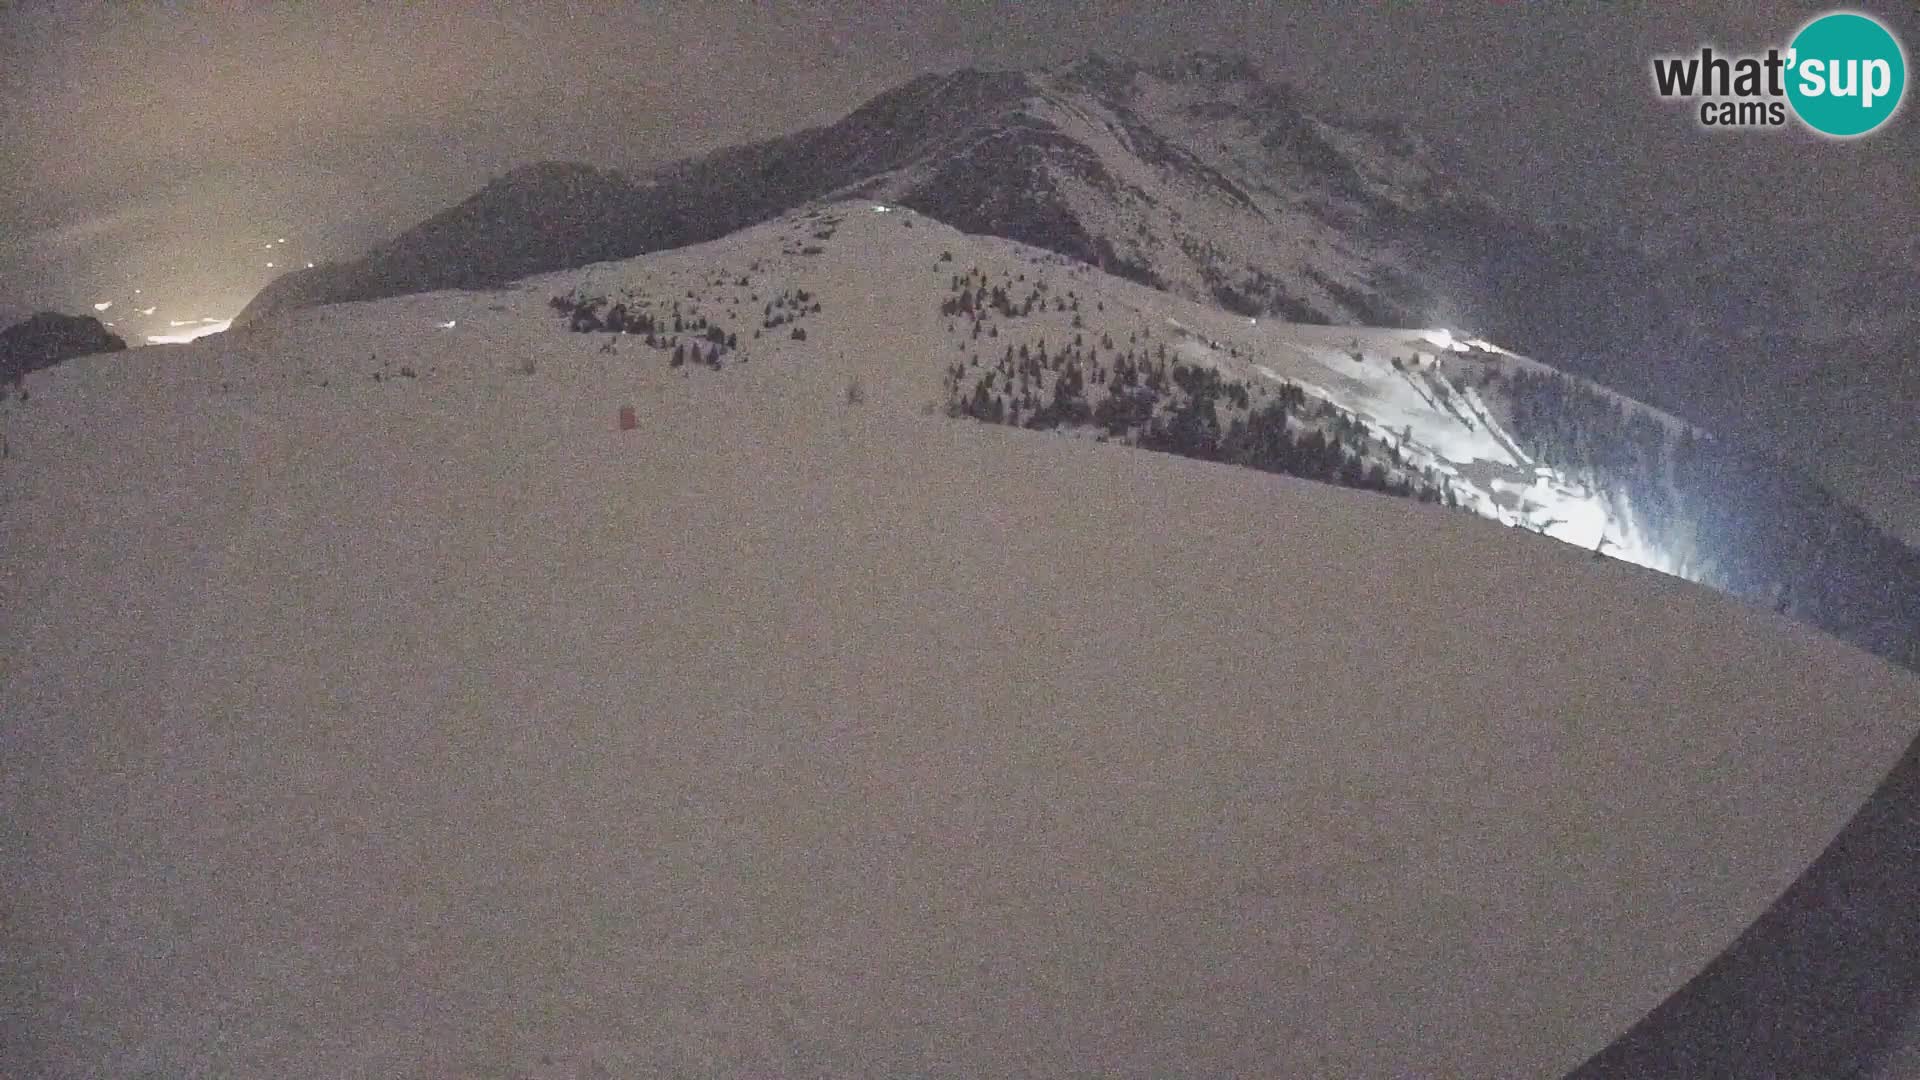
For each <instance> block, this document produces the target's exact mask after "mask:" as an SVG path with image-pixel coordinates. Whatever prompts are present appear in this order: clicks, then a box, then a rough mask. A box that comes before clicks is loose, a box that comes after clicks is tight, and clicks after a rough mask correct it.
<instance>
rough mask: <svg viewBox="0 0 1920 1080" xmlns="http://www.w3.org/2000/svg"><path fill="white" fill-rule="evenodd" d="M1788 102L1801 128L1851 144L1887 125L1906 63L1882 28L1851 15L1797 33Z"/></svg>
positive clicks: (1902, 84)
mask: <svg viewBox="0 0 1920 1080" xmlns="http://www.w3.org/2000/svg"><path fill="white" fill-rule="evenodd" d="M1787 63H1788V64H1789V69H1788V77H1787V100H1788V101H1789V102H1791V103H1792V105H1793V111H1794V112H1795V113H1796V114H1798V115H1799V117H1800V119H1801V120H1803V121H1805V122H1806V125H1807V126H1808V127H1810V128H1812V129H1813V130H1815V131H1818V132H1820V133H1822V134H1824V135H1832V136H1835V137H1836V138H1842V139H1846V138H1852V137H1853V136H1855V135H1865V134H1866V133H1867V132H1869V131H1872V130H1873V129H1874V128H1877V127H1879V126H1880V125H1881V124H1884V123H1886V122H1887V120H1888V118H1890V117H1892V116H1893V114H1894V110H1896V109H1898V108H1899V107H1900V98H1901V97H1902V96H1903V95H1904V94H1905V93H1906V89H1907V58H1906V54H1905V52H1903V51H1902V50H1901V48H1900V42H1899V41H1898V40H1897V39H1896V38H1895V37H1894V36H1893V34H1892V33H1890V32H1889V31H1888V30H1887V28H1886V27H1884V26H1881V25H1880V24H1879V23H1878V22H1876V21H1875V20H1873V19H1871V18H1868V17H1867V16H1865V15H1856V14H1854V13H1853V12H1850V11H1840V12H1835V13H1833V14H1831V15H1822V16H1820V17H1819V18H1817V19H1815V20H1813V21H1812V22H1810V23H1808V24H1807V25H1805V26H1803V27H1801V28H1800V33H1799V34H1797V35H1795V36H1794V39H1793V44H1792V46H1791V47H1790V49H1789V52H1788V60H1787Z"/></svg>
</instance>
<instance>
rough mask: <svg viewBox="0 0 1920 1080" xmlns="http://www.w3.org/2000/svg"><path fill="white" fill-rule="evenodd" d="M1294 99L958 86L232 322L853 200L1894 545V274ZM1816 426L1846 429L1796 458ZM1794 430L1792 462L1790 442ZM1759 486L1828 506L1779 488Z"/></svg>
mask: <svg viewBox="0 0 1920 1080" xmlns="http://www.w3.org/2000/svg"><path fill="white" fill-rule="evenodd" d="M1280 75H1284V73H1273V72H1263V71H1261V70H1260V69H1258V68H1257V67H1256V66H1255V65H1253V64H1251V63H1250V62H1248V61H1247V60H1246V59H1244V58H1240V57H1233V56H1223V55H1219V54H1208V53H1202V54H1196V55H1193V56H1189V57H1185V58H1183V59H1180V60H1177V61H1174V62H1171V63H1167V64H1163V65H1159V66H1146V65H1140V64H1133V63H1127V62H1123V61H1115V60H1108V59H1103V58H1099V57H1094V58H1091V59H1088V60H1085V61H1082V62H1079V63H1076V64H1072V65H1069V66H1066V67H1062V68H1058V69H1052V70H1043V71H1031V72H980V71H972V70H963V71H957V72H952V73H947V74H938V75H927V76H924V77H921V78H918V79H915V80H913V81H911V82H909V83H906V84H904V85H902V86H900V87H898V88H896V89H894V90H892V91H889V92H887V93H885V94H882V95H880V96H879V97H876V98H875V99H873V100H872V101H870V102H868V103H867V104H866V105H864V106H862V107H861V108H859V109H857V110H855V111H854V112H853V113H851V114H849V115H848V116H847V117H845V118H844V119H842V120H841V121H839V122H837V123H834V124H831V125H827V126H823V127H819V128H813V129H809V130H806V131H801V132H797V133H794V134H792V135H788V136H784V137H781V138H776V139H771V140H767V141H764V142H760V143H754V144H750V145H746V146H741V147H734V148H729V149H725V150H721V151H719V152H716V153H713V154H709V155H707V156H705V157H700V158H695V159H691V160H688V161H683V162H678V163H674V164H672V165H669V166H666V167H664V168H662V169H660V170H658V171H657V172H655V173H654V174H652V175H649V176H646V177H643V178H639V179H637V180H629V179H627V178H625V177H622V176H619V175H617V174H614V173H610V172H607V171H606V170H602V169H595V168H590V167H587V166H584V165H565V164H553V163H548V164H542V165H535V166H530V167H527V168H524V169H521V170H518V171H516V172H514V173H511V174H509V175H507V176H504V177H502V178H500V179H499V180H497V181H496V182H494V183H492V184H489V185H488V186H487V187H486V188H485V189H483V190H482V191H480V192H477V193H476V194H474V195H473V196H472V197H471V198H469V199H467V200H465V201H464V202H462V203H461V204H459V205H458V206H455V207H453V208H451V209H449V210H448V211H446V212H444V213H442V214H440V215H437V216H435V217H434V218H432V219H429V220H428V221H425V222H422V223H421V224H420V225H419V226H417V227H415V228H413V229H410V230H408V231H407V232H405V233H403V234H402V235H400V236H398V237H396V238H395V239H394V240H393V241H392V242H390V243H387V244H384V245H381V246H379V247H378V248H376V249H375V250H373V251H371V252H370V253H368V255H367V256H366V257H364V258H362V259H359V260H355V261H353V262H349V263H345V264H338V265H328V266H322V267H319V268H316V269H313V270H309V271H302V272H298V273H294V274H290V275H288V276H287V277H284V278H282V279H280V280H278V281H276V282H274V283H273V284H272V285H271V286H269V287H268V288H267V289H266V290H264V291H263V292H262V293H261V294H260V295H259V296H258V297H257V298H256V299H255V300H254V302H253V303H251V304H249V305H248V308H247V310H246V311H245V312H242V313H241V316H240V319H239V321H240V323H242V324H245V323H247V322H251V321H255V320H258V319H263V318H270V317H272V316H273V314H274V313H275V312H280V311H286V310H291V309H295V308H299V307H303V306H309V305H312V304H323V303H332V302H343V301H352V300H364V299H372V298H378V297H385V296H394V295H400V294H404V293H408V292H420V291H427V290H432V289H443V288H475V287H496V286H498V285H500V284H503V283H505V282H508V281H511V280H514V279H517V278H520V277H522V276H525V275H528V274H533V273H539V272H544V271H550V270H558V269H564V268H571V267H578V266H582V265H585V264H588V263H591V262H595V261H600V260H607V259H614V258H621V257H626V256H631V255H637V254H642V253H646V252H651V251H658V250H664V249H670V248H676V247H681V246H685V245H689V244H694V243H700V242H705V241H711V240H714V239H717V238H720V237H722V236H725V235H727V234H728V233H731V232H733V231H735V230H737V229H740V228H743V227H746V226H749V225H752V224H755V223H759V222H762V221H766V220H769V219H771V218H773V217H775V216H777V215H779V214H781V213H784V212H787V211H790V210H792V209H794V208H797V207H800V206H803V205H805V204H807V203H809V202H812V201H816V200H825V199H833V198H841V197H850V196H857V197H867V198H875V199H880V200H884V201H887V202H890V203H894V204H898V205H903V206H908V207H912V208H915V209H917V210H919V211H921V212H923V213H925V214H927V215H929V216H932V217H935V218H937V219H939V220H941V221H944V222H946V223H947V224H950V225H953V226H955V227H957V228H960V229H962V230H964V231H966V232H970V233H979V234H986V235H995V236H1002V237H1007V238H1011V239H1015V240H1019V241H1022V242H1025V243H1029V244H1033V245H1036V246H1039V247H1042V248H1046V249H1048V250H1051V251H1055V252H1058V253H1061V254H1065V255H1068V256H1071V257H1074V258H1077V259H1080V260H1082V261H1085V262H1088V263H1090V264H1093V265H1096V266H1100V267H1102V268H1105V269H1107V270H1109V271H1111V272H1113V273H1115V274H1117V275H1119V276H1123V277H1127V278H1129V279H1131V280H1135V281H1139V282H1143V283H1147V284H1152V285H1155V286H1157V287H1161V288H1164V289H1166V290H1169V291H1171V292H1173V293H1175V294H1176V295H1179V296H1182V297H1184V298H1187V299H1197V300H1201V301H1204V302H1206V303H1208V304H1210V305H1214V306H1218V307H1221V308H1224V309H1226V310H1229V311H1232V312H1235V313H1239V314H1244V315H1259V316H1262V317H1268V318H1272V317H1278V318H1284V319H1289V320H1293V321H1308V322H1326V323H1337V324H1349V323H1351V324H1356V325H1404V326H1435V325H1446V326H1452V327H1455V328H1458V329H1462V330H1465V331H1469V332H1472V333H1476V334H1478V335H1480V336H1482V337H1485V338H1487V339H1489V340H1493V341H1497V342H1499V343H1501V344H1502V345H1503V346H1505V347H1507V348H1510V349H1513V350H1516V351H1518V352H1522V353H1525V354H1527V355H1530V356H1535V357H1538V358H1540V359H1542V360H1545V361H1548V362H1550V363H1552V364H1554V365H1555V366H1556V367H1558V368H1559V369H1560V370H1563V371H1569V372H1572V373H1575V374H1579V375H1581V376H1583V377H1587V378H1591V379H1594V380H1597V381H1599V382H1601V383H1603V384H1605V385H1607V386H1610V387H1613V388H1616V389H1618V390H1621V391H1623V392H1625V393H1628V394H1629V395H1631V396H1632V397H1633V398H1635V399H1636V400H1639V401H1643V402H1646V403H1648V404H1651V405H1656V406H1659V407H1661V408H1664V409H1666V410H1668V411H1670V412H1674V413H1676V414H1679V415H1684V416H1687V417H1688V418H1689V419H1691V420H1693V421H1694V422H1696V423H1702V424H1705V425H1707V426H1708V427H1711V428H1713V429H1715V430H1716V431H1718V432H1719V433H1720V435H1721V436H1722V437H1723V439H1726V440H1728V441H1732V442H1738V443H1739V444H1740V445H1742V446H1745V447H1748V448H1749V449H1750V450H1752V449H1757V450H1758V452H1759V453H1761V454H1764V455H1769V456H1772V457H1777V458H1781V459H1784V460H1787V461H1790V462H1791V463H1792V465H1793V467H1794V468H1797V469H1799V470H1801V471H1803V472H1807V473H1810V474H1812V475H1815V476H1819V477H1823V478H1826V479H1828V480H1829V481H1832V480H1834V479H1835V478H1843V479H1844V483H1845V487H1846V490H1848V491H1851V492H1854V493H1855V498H1856V500H1858V499H1861V498H1869V499H1872V500H1875V501H1876V502H1877V503H1878V504H1881V505H1882V512H1883V514H1893V515H1894V516H1895V517H1896V518H1897V516H1898V511H1897V509H1889V508H1896V507H1898V506H1899V505H1902V501H1903V500H1904V499H1905V495H1904V494H1896V495H1894V496H1893V497H1891V498H1888V497H1885V496H1886V494H1887V491H1888V490H1889V488H1888V484H1889V483H1892V487H1893V488H1896V489H1897V488H1898V487H1899V485H1898V484H1897V483H1894V482H1892V481H1888V480H1886V478H1884V477H1883V478H1880V479H1876V480H1872V481H1871V482H1869V483H1866V486H1865V487H1862V486H1861V484H1862V482H1863V481H1862V477H1861V474H1862V471H1863V470H1862V468H1861V464H1860V461H1859V460H1858V455H1857V453H1856V452H1854V451H1851V450H1849V449H1848V447H1850V446H1853V445H1857V444H1858V442H1859V441H1860V440H1861V439H1862V438H1863V437H1870V436H1871V433H1873V432H1876V431H1885V430H1889V429H1891V428H1896V427H1902V426H1905V424H1906V422H1907V419H1908V417H1909V415H1910V414H1911V413H1912V411H1913V410H1912V409H1911V408H1907V409H1905V411H1904V412H1903V411H1902V406H1903V404H1904V403H1905V398H1906V397H1910V396H1911V395H1905V396H1903V395H1902V394H1900V393H1899V392H1897V391H1890V392H1888V393H1885V394H1880V395H1877V397H1878V400H1875V401H1871V402H1867V403H1864V404H1863V403H1862V402H1860V401H1859V392H1858V389H1857V388H1858V387H1859V386H1860V385H1863V384H1862V383H1861V382H1859V381H1858V380H1859V378H1860V375H1859V373H1860V372H1861V371H1866V370H1871V371H1877V372H1880V373H1881V374H1880V375H1878V376H1875V377H1874V379H1873V380H1872V383H1871V384H1873V385H1879V386H1883V387H1888V388H1897V387H1899V386H1901V385H1903V380H1902V379H1901V377H1900V376H1899V372H1900V371H1901V370H1902V366H1903V365H1905V364H1906V361H1907V357H1906V355H1905V353H1906V351H1907V348H1906V343H1907V342H1908V341H1910V340H1911V337H1912V335H1911V334H1910V333H1903V332H1902V329H1901V328H1902V327H1905V328H1908V329H1920V310H1915V309H1914V308H1913V305H1912V304H1910V303H1904V302H1901V294H1900V290H1899V288H1898V283H1899V281H1901V280H1902V278H1901V276H1900V272H1899V270H1898V269H1897V268H1896V269H1891V270H1889V269H1887V268H1869V267H1832V268H1825V267H1823V268H1821V269H1820V271H1819V272H1818V273H1814V274H1811V278H1812V280H1813V281H1815V282H1816V283H1817V284H1818V287H1809V285H1808V274H1807V273H1801V274H1799V276H1797V277H1796V276H1795V275H1794V274H1788V273H1776V272H1774V271H1767V270H1762V269H1761V268H1760V267H1759V266H1757V265H1756V258H1755V257H1752V256H1751V253H1748V254H1747V255H1745V256H1742V255H1739V254H1738V253H1726V254H1725V257H1724V258H1723V259H1716V258H1714V257H1710V256H1709V255H1708V254H1707V253H1702V252H1700V251H1698V250H1696V249H1695V248H1694V247H1693V246H1691V245H1684V244H1682V245H1679V250H1675V245H1676V243H1677V237H1676V236H1674V235H1672V234H1671V228H1670V225H1671V223H1670V222H1663V221H1654V220H1632V219H1631V218H1628V219H1623V220H1621V221H1619V222H1617V223H1615V224H1617V225H1618V228H1610V229H1606V230H1598V231H1596V230H1594V229H1585V228H1578V227H1571V226H1567V225H1564V224H1561V225H1552V226H1548V225H1545V224H1542V223H1539V222H1536V221H1535V220H1533V219H1532V218H1531V217H1530V216H1529V215H1527V214H1525V213H1521V212H1517V211H1516V210H1515V209H1513V208H1511V207H1505V206H1501V205H1498V204H1496V203H1494V202H1492V201H1490V200H1488V199H1487V198H1485V197H1484V196H1483V195H1482V194H1481V193H1479V192H1477V191H1475V190H1471V189H1467V188H1465V187H1463V185H1461V184H1459V183H1457V182H1456V181H1454V180H1453V179H1451V178H1450V177H1449V175H1448V169H1447V168H1446V167H1445V165H1444V164H1443V163H1442V160H1441V157H1440V155H1437V154H1435V153H1433V152H1431V151H1430V150H1429V149H1428V148H1427V147H1425V146H1424V145H1423V144H1422V142H1421V141H1420V139H1419V138H1418V137H1417V136H1415V135H1414V134H1412V133H1410V132H1408V131H1406V130H1405V129H1403V128H1400V127H1396V126H1394V125H1391V124H1382V123H1378V122H1372V121H1361V120H1357V119H1354V118H1351V117H1345V116H1342V115H1339V114H1338V113H1337V112H1336V111H1335V110H1333V109H1329V108H1327V107H1325V106H1324V105H1320V104H1316V103H1311V102H1309V101H1308V100H1306V98H1305V97H1304V96H1303V95H1301V94H1299V93H1296V92H1295V91H1293V90H1292V89H1290V88H1289V87H1288V86H1287V85H1286V84H1285V83H1284V82H1282V81H1280V79H1279V78H1278V76H1280ZM592 119H593V122H604V123H618V122H619V118H616V117H593V118H592ZM1622 212H1623V213H1629V212H1630V211H1629V209H1628V208H1623V210H1622ZM1635 236H1639V237H1641V239H1637V240H1635V239H1627V238H1630V237H1635ZM1766 261H1767V260H1765V259H1759V260H1757V262H1758V263H1761V264H1764V263H1765V262H1766ZM1889 282H1891V283H1892V284H1889ZM1834 297H1845V298H1846V299H1845V300H1844V301H1835V300H1833V298H1834ZM1862 297H1866V298H1868V299H1867V300H1865V301H1863V300H1862V299H1861V298H1862ZM1876 297H1877V298H1879V299H1880V300H1883V301H1885V302H1884V303H1875V302H1870V301H1872V300H1873V298H1876ZM1863 304H1864V307H1862V306H1861V305H1863ZM1863 312H1864V314H1863ZM1862 335H1865V336H1862ZM1836 355H1844V356H1846V358H1847V361H1848V362H1847V363H1846V364H1840V365H1836V364H1835V363H1834V362H1833V361H1834V358H1835V356H1836ZM1730 372H1738V373H1739V376H1738V377H1737V378H1730V377H1729V373H1730ZM1843 372H1851V373H1852V374H1845V375H1842V374H1840V373H1843ZM1809 415H1812V416H1822V415H1824V416H1829V417H1832V418H1833V419H1832V421H1831V422H1830V423H1826V424H1819V425H1814V430H1811V431H1809V430H1807V429H1808V425H1807V422H1806V417H1807V416H1809ZM1783 427H1790V428H1792V429H1793V430H1795V431H1796V432H1798V433H1799V435H1798V437H1796V438H1794V439H1792V440H1785V441H1783V440H1782V439H1781V438H1780V437H1779V432H1780V430H1781V429H1782V428H1783ZM1863 433H1866V434H1865V435H1863ZM1842 459H1844V463H1842V464H1836V462H1837V461H1841V460H1842ZM1866 471H1871V470H1866ZM1749 486H1753V485H1749ZM1759 486H1764V487H1769V488H1783V487H1784V488H1792V489H1794V492H1793V493H1792V494H1791V497H1792V498H1794V499H1796V500H1798V501H1800V502H1805V503H1811V502H1816V501H1819V499H1820V496H1818V495H1817V494H1815V493H1813V492H1812V491H1810V490H1805V485H1802V484H1801V483H1800V482H1799V481H1798V480H1796V479H1793V478H1791V477H1774V478H1772V479H1768V480H1765V481H1762V482H1760V483H1759ZM1783 497H1785V496H1783ZM1856 531H1860V532H1862V535H1864V534H1865V532H1868V531H1871V530H1868V529H1864V528H1863V529H1862V530H1856ZM1863 543H1864V541H1863ZM1851 546H1855V547H1858V546H1860V545H1851ZM1782 577H1783V575H1781V574H1778V573H1775V574H1773V579H1774V580H1775V581H1778V580H1781V579H1782ZM1749 584H1750V587H1749V589H1748V591H1750V592H1751V591H1753V590H1756V589H1760V588H1761V587H1762V586H1761V585H1760V583H1758V582H1757V581H1756V582H1753V583H1749Z"/></svg>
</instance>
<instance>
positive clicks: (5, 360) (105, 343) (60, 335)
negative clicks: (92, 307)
mask: <svg viewBox="0 0 1920 1080" xmlns="http://www.w3.org/2000/svg"><path fill="white" fill-rule="evenodd" d="M126 347H127V343H126V342H125V341H124V340H122V339H121V338H120V336H119V335H117V334H109V333H107V328H106V327H104V326H102V325H100V320H99V319H96V318H94V317H93V316H91V315H62V314H60V313H59V312H57V311H42V312H40V313H38V314H36V315H33V316H31V317H29V318H27V319H25V320H23V321H21V322H17V323H14V324H13V325H12V326H9V327H7V328H6V329H5V330H0V382H13V381H17V380H18V379H19V378H20V377H21V376H23V375H25V374H27V373H28V372H31V371H39V370H40V369H41V368H49V367H52V366H53V365H55V364H58V363H60V362H61V361H63V360H70V359H72V358H73V357H76V356H87V355H89V354H92V353H103V352H119V351H120V350H122V349H125V348H126Z"/></svg>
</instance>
